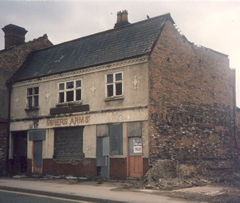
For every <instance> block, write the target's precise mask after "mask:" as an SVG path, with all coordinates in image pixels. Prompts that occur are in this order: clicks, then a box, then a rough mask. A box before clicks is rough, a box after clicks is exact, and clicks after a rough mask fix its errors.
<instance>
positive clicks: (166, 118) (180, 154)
mask: <svg viewBox="0 0 240 203" xmlns="http://www.w3.org/2000/svg"><path fill="white" fill-rule="evenodd" d="M149 70H150V73H149V76H150V92H149V95H150V96H149V97H150V98H149V117H150V121H149V135H150V163H151V164H152V165H153V164H154V163H156V161H157V160H160V159H168V160H176V161H177V163H180V164H189V166H190V167H192V166H193V165H194V166H195V167H196V168H195V170H196V171H197V174H199V175H201V174H211V173H210V172H213V173H212V174H216V171H218V172H220V171H222V172H223V171H224V172H226V171H228V170H230V171H231V170H232V168H234V164H235V162H234V157H235V155H236V154H235V152H236V151H235V149H236V139H235V136H234V133H233V132H234V131H233V126H234V125H233V108H234V99H233V98H234V95H233V92H234V84H233V82H232V81H234V80H233V78H234V72H233V71H231V70H230V69H229V61H228V57H227V56H226V55H224V54H220V53H217V52H215V51H213V50H210V49H207V48H204V47H197V46H195V45H193V44H192V43H190V42H189V41H187V39H186V38H185V37H184V36H181V35H180V34H179V33H178V31H177V30H176V29H175V27H174V26H173V25H172V24H171V23H167V24H166V26H165V27H164V29H163V32H162V34H161V36H160V38H159V40H158V42H157V43H156V46H155V48H154V50H153V52H152V54H151V57H150V65H149Z"/></svg>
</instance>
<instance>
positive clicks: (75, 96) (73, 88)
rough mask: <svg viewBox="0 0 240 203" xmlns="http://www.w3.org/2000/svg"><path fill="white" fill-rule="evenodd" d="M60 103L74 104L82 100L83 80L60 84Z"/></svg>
mask: <svg viewBox="0 0 240 203" xmlns="http://www.w3.org/2000/svg"><path fill="white" fill-rule="evenodd" d="M58 92H59V93H58V102H59V103H66V102H74V101H80V100H81V99H82V80H74V81H68V82H63V83H59V84H58Z"/></svg>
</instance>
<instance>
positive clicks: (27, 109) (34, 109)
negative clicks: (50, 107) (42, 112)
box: [25, 107, 39, 112]
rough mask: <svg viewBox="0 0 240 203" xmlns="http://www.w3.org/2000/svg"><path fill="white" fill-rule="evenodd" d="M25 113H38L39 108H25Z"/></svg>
mask: <svg viewBox="0 0 240 203" xmlns="http://www.w3.org/2000/svg"><path fill="white" fill-rule="evenodd" d="M25 111H27V112H29V111H39V107H31V108H26V109H25Z"/></svg>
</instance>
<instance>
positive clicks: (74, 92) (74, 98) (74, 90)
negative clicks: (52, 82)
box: [57, 79, 83, 104]
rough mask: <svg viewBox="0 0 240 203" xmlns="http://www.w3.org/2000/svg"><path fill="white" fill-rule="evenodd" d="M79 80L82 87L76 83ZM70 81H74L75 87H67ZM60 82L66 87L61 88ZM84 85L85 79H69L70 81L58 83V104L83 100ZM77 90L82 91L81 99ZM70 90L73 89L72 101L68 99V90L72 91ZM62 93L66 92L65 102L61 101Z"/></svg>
mask: <svg viewBox="0 0 240 203" xmlns="http://www.w3.org/2000/svg"><path fill="white" fill-rule="evenodd" d="M77 81H81V86H80V87H77V85H76V83H77ZM69 82H73V88H70V89H67V83H69ZM60 84H64V89H63V90H60V88H59V85H60ZM82 86H83V80H82V79H75V80H68V81H64V82H59V83H57V91H58V104H67V103H74V102H81V101H82ZM77 90H80V91H81V95H80V100H77V94H76V91H77ZM70 91H73V100H72V101H67V92H70ZM60 93H63V94H64V99H63V102H60Z"/></svg>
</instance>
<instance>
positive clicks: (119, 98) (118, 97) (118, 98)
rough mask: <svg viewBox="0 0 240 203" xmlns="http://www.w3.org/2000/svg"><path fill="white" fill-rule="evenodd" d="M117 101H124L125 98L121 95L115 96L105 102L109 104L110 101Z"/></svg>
mask: <svg viewBox="0 0 240 203" xmlns="http://www.w3.org/2000/svg"><path fill="white" fill-rule="evenodd" d="M116 100H124V96H122V95H120V96H113V97H107V98H105V100H104V101H105V102H109V101H116Z"/></svg>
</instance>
